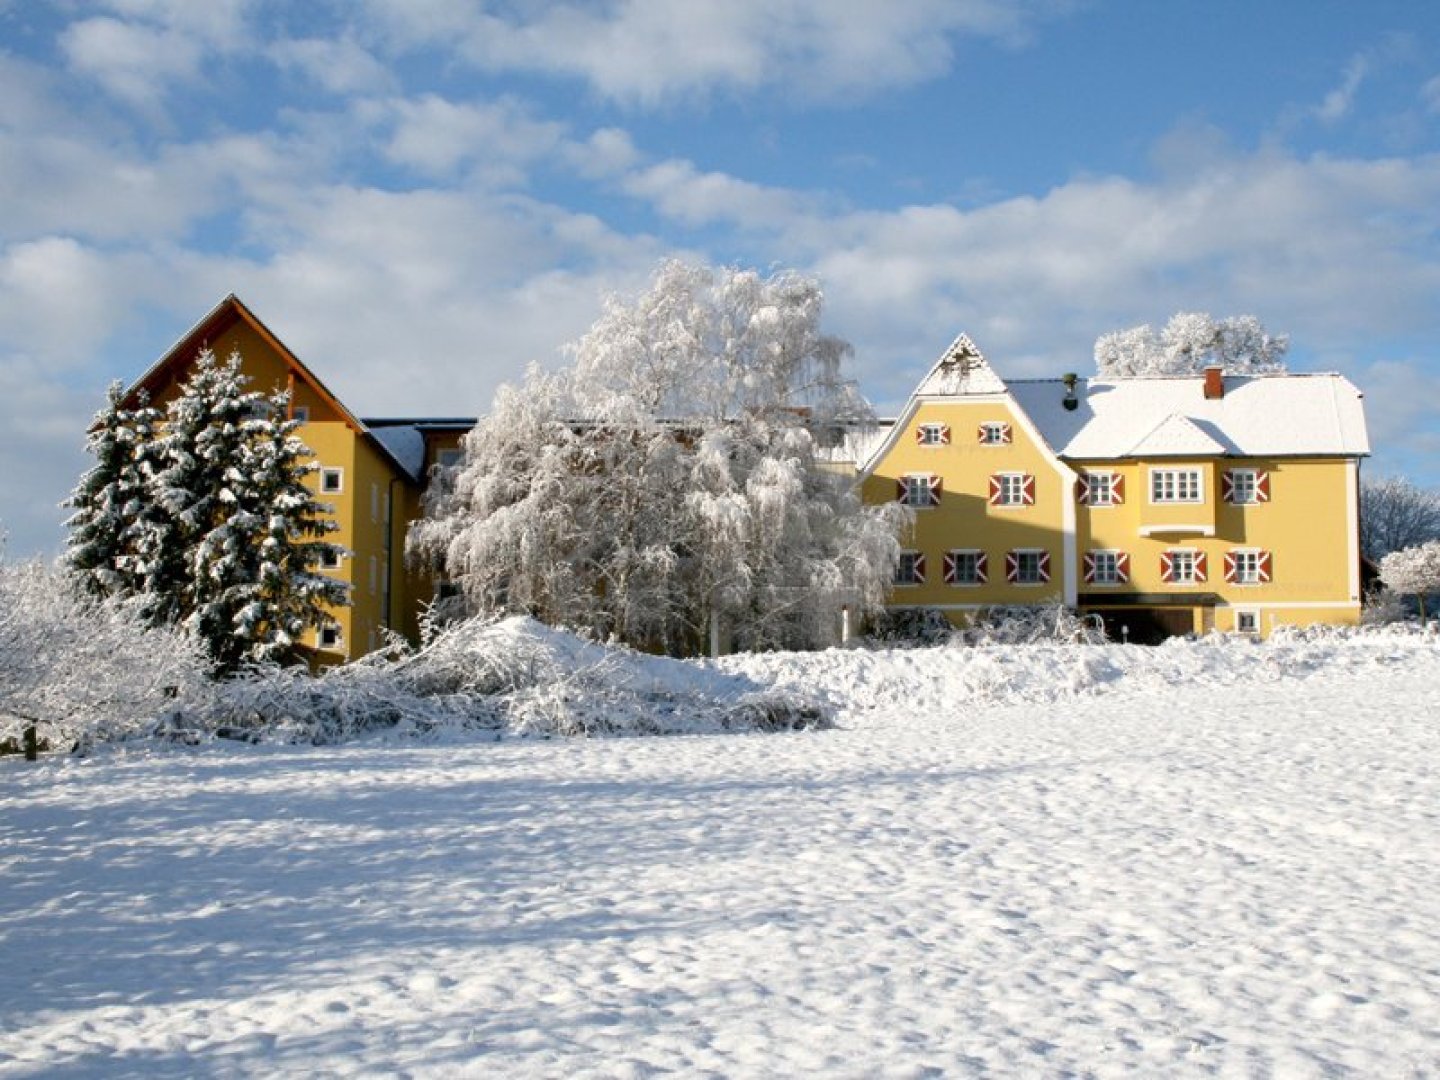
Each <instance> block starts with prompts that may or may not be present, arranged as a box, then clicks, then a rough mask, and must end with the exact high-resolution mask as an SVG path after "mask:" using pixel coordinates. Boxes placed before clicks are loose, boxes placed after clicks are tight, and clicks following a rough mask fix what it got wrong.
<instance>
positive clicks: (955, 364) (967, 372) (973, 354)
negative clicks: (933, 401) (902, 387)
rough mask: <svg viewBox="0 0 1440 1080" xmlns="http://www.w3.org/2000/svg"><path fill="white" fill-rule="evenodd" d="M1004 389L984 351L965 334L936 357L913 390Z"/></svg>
mask: <svg viewBox="0 0 1440 1080" xmlns="http://www.w3.org/2000/svg"><path fill="white" fill-rule="evenodd" d="M1003 393H1005V383H1004V381H1003V380H1002V379H1001V378H1000V376H998V375H996V374H995V372H994V371H992V370H991V369H990V364H989V363H988V362H987V361H986V359H985V356H984V354H983V353H981V351H980V349H979V348H978V347H977V346H976V344H975V343H974V342H973V341H971V340H970V338H969V337H967V336H966V335H965V334H961V335H960V336H959V337H957V338H956V339H955V340H954V341H953V342H951V343H950V348H948V349H946V350H945V352H944V353H942V354H941V356H940V359H939V360H937V361H935V366H934V367H932V368H931V369H930V373H929V374H928V375H926V376H925V378H923V379H921V380H920V385H919V386H918V387H917V388H916V390H915V396H916V397H948V396H954V395H962V394H965V395H968V394H1003Z"/></svg>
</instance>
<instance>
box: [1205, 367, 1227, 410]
mask: <svg viewBox="0 0 1440 1080" xmlns="http://www.w3.org/2000/svg"><path fill="white" fill-rule="evenodd" d="M1224 396H1225V370H1224V368H1222V367H1221V366H1220V365H1219V364H1211V365H1210V366H1209V367H1207V368H1206V369H1205V400H1206V401H1218V400H1219V399H1220V398H1223V397H1224Z"/></svg>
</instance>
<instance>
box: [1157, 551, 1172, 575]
mask: <svg viewBox="0 0 1440 1080" xmlns="http://www.w3.org/2000/svg"><path fill="white" fill-rule="evenodd" d="M1160 580H1161V581H1164V582H1173V581H1174V580H1175V559H1174V557H1173V556H1172V555H1171V554H1170V552H1168V551H1162V552H1161V553H1160Z"/></svg>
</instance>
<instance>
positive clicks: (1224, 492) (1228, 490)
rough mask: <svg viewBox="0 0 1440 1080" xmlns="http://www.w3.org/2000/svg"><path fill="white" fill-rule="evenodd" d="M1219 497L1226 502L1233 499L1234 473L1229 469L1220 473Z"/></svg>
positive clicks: (1231, 501) (1230, 501)
mask: <svg viewBox="0 0 1440 1080" xmlns="http://www.w3.org/2000/svg"><path fill="white" fill-rule="evenodd" d="M1220 498H1222V499H1224V500H1225V501H1226V502H1227V503H1233V502H1234V501H1235V473H1234V472H1233V471H1231V470H1230V469H1226V470H1225V471H1224V472H1223V473H1221V474H1220Z"/></svg>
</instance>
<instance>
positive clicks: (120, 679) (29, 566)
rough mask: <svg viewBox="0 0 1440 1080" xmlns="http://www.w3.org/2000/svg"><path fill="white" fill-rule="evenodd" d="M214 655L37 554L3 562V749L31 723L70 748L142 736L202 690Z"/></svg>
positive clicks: (48, 740)
mask: <svg viewBox="0 0 1440 1080" xmlns="http://www.w3.org/2000/svg"><path fill="white" fill-rule="evenodd" d="M205 671H206V662H205V659H204V656H203V654H202V651H201V649H200V648H199V647H198V645H197V643H196V642H195V641H194V640H193V639H192V638H190V637H188V636H187V635H185V634H183V633H182V632H180V631H178V630H174V629H166V628H162V629H152V628H149V627H147V626H146V625H145V622H144V620H143V618H142V615H141V613H140V611H139V610H138V609H137V606H136V604H135V602H134V601H125V600H119V599H111V600H100V599H97V598H95V597H93V596H90V595H88V594H87V593H85V592H84V591H83V589H82V587H81V586H80V585H79V584H78V583H77V582H76V581H75V579H74V578H73V577H72V576H71V575H69V574H67V573H63V572H60V571H58V570H56V569H53V568H51V567H48V566H45V565H43V564H41V563H38V562H28V563H20V564H8V563H5V562H4V561H0V752H4V751H5V750H7V749H9V750H14V749H18V747H19V744H20V739H21V736H22V734H23V732H24V730H25V728H26V727H27V726H28V725H29V724H31V723H32V722H33V723H34V724H35V725H36V728H37V731H38V734H39V739H40V742H41V744H42V745H43V746H46V747H49V748H50V749H57V750H58V749H70V748H72V747H75V746H77V745H78V746H83V745H86V744H89V743H92V742H108V741H113V740H117V739H124V738H128V737H131V736H134V735H138V734H142V733H144V732H146V731H148V730H150V728H151V727H152V726H153V725H154V723H155V722H156V721H157V720H158V719H159V718H161V717H163V716H165V715H166V714H168V713H170V712H172V711H174V710H176V709H183V708H186V707H188V705H189V704H190V703H192V702H194V701H196V700H198V699H200V698H202V697H203V696H204V693H205V690H206V687H207V680H206V676H205Z"/></svg>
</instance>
